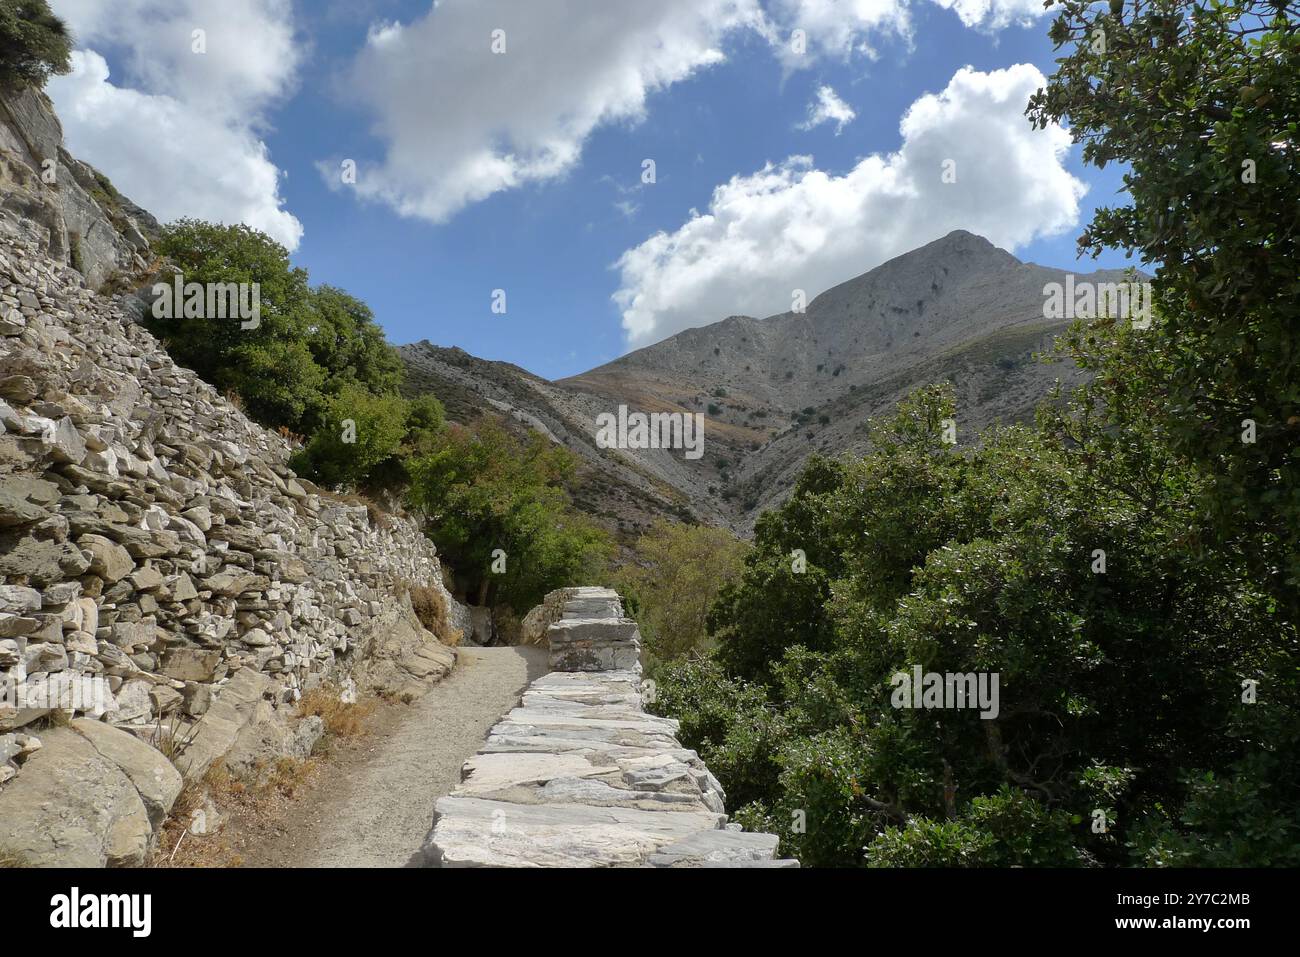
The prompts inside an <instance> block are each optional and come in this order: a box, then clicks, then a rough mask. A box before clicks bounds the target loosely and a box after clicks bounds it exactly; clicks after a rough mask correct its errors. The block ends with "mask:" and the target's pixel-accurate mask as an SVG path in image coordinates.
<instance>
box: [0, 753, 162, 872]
mask: <svg viewBox="0 0 1300 957" xmlns="http://www.w3.org/2000/svg"><path fill="white" fill-rule="evenodd" d="M41 739H42V743H43V745H44V746H43V747H42V748H41V749H40V750H39V751H37V752H36V753H35V754H34V755H32V756H31V758H30V759H28V761H27V762H26V764H24V765H23V768H22V771H21V772H20V773H19V774H18V776H17V777H16V778H15V779H14V780H12V781H10V782H9V783H8V784H6V785H4V787H3V788H0V850H3V851H5V852H7V853H9V854H12V855H14V856H16V857H17V858H18V859H20V860H22V861H23V862H24V863H26V864H28V865H31V866H34V867H104V866H109V867H115V866H122V867H137V866H139V865H140V864H143V863H144V857H145V853H146V851H147V850H148V847H149V840H150V836H151V833H152V831H151V829H150V826H149V815H148V813H147V811H146V810H145V805H144V802H143V800H142V799H141V797H140V794H139V792H138V791H137V790H136V787H135V785H133V784H132V783H131V780H130V779H129V778H128V777H127V775H126V774H125V773H124V772H123V771H122V770H121V769H119V768H118V767H117V765H116V764H115V763H114V762H113V761H111V760H109V759H107V758H105V757H104V756H103V755H101V754H100V752H99V751H97V750H96V749H95V747H94V746H93V745H92V744H91V743H90V742H89V741H88V740H87V739H86V738H84V737H82V735H80V734H78V733H77V732H76V731H73V730H71V729H69V728H53V729H51V730H49V731H46V732H42V735H41ZM146 747H147V745H146Z"/></svg>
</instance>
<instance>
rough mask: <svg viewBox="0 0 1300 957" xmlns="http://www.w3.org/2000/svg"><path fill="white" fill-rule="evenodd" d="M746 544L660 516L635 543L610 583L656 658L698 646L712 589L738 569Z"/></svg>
mask: <svg viewBox="0 0 1300 957" xmlns="http://www.w3.org/2000/svg"><path fill="white" fill-rule="evenodd" d="M746 550H747V546H746V545H745V543H744V542H742V541H741V540H740V539H738V538H737V537H736V536H735V535H733V534H732V533H731V532H729V531H727V530H726V529H722V528H712V527H710V526H704V525H685V524H681V523H677V522H669V521H664V520H661V521H659V522H656V523H655V525H654V526H653V527H652V528H651V529H650V531H648V532H646V533H645V534H644V535H642V536H641V537H640V538H639V539H638V540H637V543H636V549H635V554H636V558H635V562H634V563H633V564H630V565H627V566H625V567H623V568H622V569H620V570H619V573H618V575H617V576H616V584H617V587H618V589H619V592H620V593H621V594H622V596H623V599H624V601H625V602H626V603H627V604H628V606H629V608H630V609H631V610H632V612H633V615H634V617H635V618H636V619H637V622H638V623H639V624H640V626H641V634H642V637H643V638H644V640H645V643H646V650H647V652H648V653H649V654H650V655H651V656H652V657H653V658H654V659H657V660H668V659H671V658H680V657H682V656H683V655H687V654H690V653H692V652H696V651H702V650H704V649H705V648H706V647H707V645H708V643H709V638H708V629H707V627H706V619H707V616H708V612H709V607H710V605H712V603H713V601H714V599H715V598H716V597H717V595H718V590H719V589H720V588H722V586H723V585H725V584H727V583H728V582H731V581H733V580H734V579H735V578H736V577H737V576H738V575H739V573H740V570H741V559H742V558H743V557H744V554H745V551H746Z"/></svg>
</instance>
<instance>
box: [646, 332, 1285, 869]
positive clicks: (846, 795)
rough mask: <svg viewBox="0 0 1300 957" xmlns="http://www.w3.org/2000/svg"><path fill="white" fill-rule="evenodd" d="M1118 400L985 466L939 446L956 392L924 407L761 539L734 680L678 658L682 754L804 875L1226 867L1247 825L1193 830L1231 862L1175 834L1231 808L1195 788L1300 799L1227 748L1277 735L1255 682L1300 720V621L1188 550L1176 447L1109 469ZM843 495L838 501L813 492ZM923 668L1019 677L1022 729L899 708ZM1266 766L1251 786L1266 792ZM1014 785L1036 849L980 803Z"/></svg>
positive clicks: (814, 468)
mask: <svg viewBox="0 0 1300 957" xmlns="http://www.w3.org/2000/svg"><path fill="white" fill-rule="evenodd" d="M1110 348H1112V349H1114V350H1115V351H1116V354H1117V355H1120V354H1123V348H1124V347H1123V346H1122V345H1121V344H1117V343H1113V342H1112V343H1111V345H1110ZM1116 361H1117V360H1116ZM1106 388H1107V386H1106V385H1105V384H1104V382H1098V383H1096V384H1095V385H1093V386H1090V387H1088V388H1086V389H1083V390H1081V392H1080V394H1079V395H1078V396H1077V397H1076V398H1075V399H1074V402H1073V404H1072V405H1071V406H1070V407H1069V408H1068V409H1067V410H1065V411H1064V412H1059V413H1055V414H1048V415H1044V416H1043V422H1042V424H1041V426H1040V428H1039V429H1038V430H1028V429H1023V428H1010V429H1000V430H994V431H991V432H990V433H988V434H986V435H985V436H984V442H983V445H981V446H980V447H979V448H977V449H973V450H965V451H963V450H958V449H954V448H953V447H951V446H946V445H944V444H943V443H942V441H941V440H940V430H939V428H938V422H939V420H940V419H942V418H946V417H948V416H949V415H951V413H952V408H953V406H952V397H951V394H950V392H949V391H948V390H945V389H930V390H924V391H923V392H922V393H919V394H918V395H916V396H914V397H913V399H912V400H911V401H909V402H908V403H906V404H905V406H904V407H903V408H902V409H901V410H900V413H899V415H898V416H896V417H895V419H894V420H893V421H891V422H888V423H884V424H880V425H877V426H876V427H875V428H874V430H873V439H874V443H873V451H872V453H871V454H869V455H868V456H866V457H865V458H863V459H860V460H857V461H850V462H845V463H843V464H842V465H840V466H838V467H837V468H836V469H832V468H830V467H829V466H828V465H827V463H825V462H814V463H812V464H811V465H810V467H809V472H810V473H811V474H810V475H809V476H805V479H806V480H805V481H804V482H802V483H801V486H802V488H801V489H800V490H799V491H797V493H796V494H795V495H794V496H792V497H791V499H790V500H789V501H788V502H787V504H786V505H785V506H783V507H782V508H781V509H778V510H776V511H775V512H774V513H771V514H769V515H768V516H765V517H764V522H763V524H764V528H765V529H766V533H765V534H764V535H763V536H761V537H760V538H759V539H758V540H757V541H756V548H755V550H754V552H753V553H752V554H751V555H750V556H749V557H748V559H747V560H746V566H747V567H746V572H745V574H744V576H743V577H742V579H741V582H740V583H739V584H738V585H736V586H734V587H733V588H732V589H730V590H727V591H725V592H724V598H723V599H722V600H720V601H719V602H718V604H717V606H716V608H715V616H714V620H715V623H716V624H717V625H718V626H719V632H718V633H719V637H720V639H721V642H722V644H721V647H720V648H719V651H718V658H719V660H720V662H722V663H724V664H725V665H726V669H725V670H722V669H720V668H719V665H718V664H717V663H712V662H710V663H707V664H704V665H699V664H684V665H682V666H680V667H679V668H677V669H674V670H671V671H669V672H668V673H667V674H666V675H665V676H664V678H663V680H661V683H660V692H659V694H660V701H661V704H660V708H661V709H662V710H663V711H664V713H669V714H672V715H674V716H676V717H679V718H681V719H682V721H683V725H682V732H683V740H684V742H685V743H686V744H687V745H688V746H690V747H697V748H699V750H700V752H701V755H702V756H703V757H704V758H705V760H706V761H708V762H709V763H710V766H711V767H714V769H715V773H717V774H718V775H719V777H720V779H721V780H722V782H723V785H724V786H725V787H727V788H728V789H729V791H730V789H731V788H733V787H738V789H739V793H741V794H743V795H745V797H746V799H747V800H749V801H752V802H753V803H752V806H750V807H747V808H745V810H744V814H743V815H740V817H741V818H742V819H743V820H746V821H750V822H752V823H755V824H760V825H762V826H766V827H769V828H771V829H773V830H775V831H776V832H777V833H779V834H781V836H782V838H783V840H784V842H785V847H786V849H787V851H788V852H791V853H795V854H797V855H798V856H800V858H801V859H802V860H804V861H805V863H809V864H827V865H844V864H862V863H896V864H897V863H925V862H929V863H960V862H965V863H971V864H992V863H999V862H1001V863H1021V864H1029V863H1036V864H1047V863H1053V864H1060V863H1068V862H1076V861H1077V862H1084V863H1092V862H1101V863H1125V862H1129V861H1131V860H1133V859H1134V858H1135V856H1137V855H1139V854H1140V855H1141V857H1142V859H1163V860H1170V861H1178V860H1186V859H1188V858H1189V856H1190V855H1199V858H1198V859H1199V860H1202V861H1210V860H1216V859H1221V857H1215V856H1214V855H1215V854H1219V855H1222V854H1224V853H1225V852H1224V851H1223V849H1222V847H1221V846H1220V839H1221V838H1223V836H1224V834H1227V833H1229V832H1228V831H1227V830H1226V829H1225V830H1224V832H1223V833H1222V834H1219V835H1217V836H1214V835H1210V834H1206V833H1201V834H1199V835H1197V837H1196V841H1199V842H1201V843H1204V842H1205V841H1209V842H1210V843H1211V844H1212V845H1213V847H1214V848H1215V850H1207V849H1204V848H1202V847H1201V846H1200V844H1199V843H1197V842H1196V841H1193V844H1192V846H1190V847H1189V846H1188V845H1187V841H1186V839H1184V838H1180V836H1179V835H1180V834H1183V833H1185V832H1186V831H1187V830H1188V826H1189V825H1188V821H1189V818H1188V817H1187V814H1188V813H1191V814H1192V815H1193V818H1194V819H1196V820H1204V819H1205V818H1208V817H1209V816H1210V815H1211V810H1210V808H1211V807H1212V806H1213V802H1212V801H1210V800H1209V799H1206V798H1198V799H1196V801H1194V802H1189V804H1188V807H1189V808H1190V811H1185V812H1175V813H1173V814H1170V813H1169V812H1168V809H1173V808H1179V807H1182V806H1183V802H1184V801H1187V799H1188V795H1189V787H1188V783H1187V778H1188V773H1189V769H1200V770H1202V771H1204V770H1206V769H1209V770H1211V771H1213V772H1214V773H1215V774H1225V773H1227V774H1231V773H1232V771H1233V769H1234V768H1238V769H1240V767H1241V766H1242V765H1241V762H1250V761H1251V760H1254V761H1256V762H1257V763H1258V762H1259V761H1263V762H1264V763H1265V765H1266V766H1267V767H1268V768H1270V769H1271V770H1272V771H1274V772H1278V773H1282V774H1283V777H1284V778H1285V779H1287V780H1289V781H1292V782H1294V781H1295V780H1296V771H1295V755H1294V748H1293V746H1292V745H1287V744H1286V743H1285V741H1280V742H1278V746H1277V752H1276V753H1274V752H1273V751H1268V752H1266V753H1265V754H1260V753H1259V748H1260V745H1259V743H1258V742H1259V740H1260V737H1259V735H1258V734H1257V733H1256V734H1253V735H1252V734H1249V733H1246V732H1245V731H1237V732H1236V733H1235V734H1234V733H1233V729H1234V728H1237V726H1238V725H1240V724H1242V723H1243V722H1245V723H1246V724H1247V725H1248V726H1249V727H1255V724H1254V722H1255V720H1256V719H1258V718H1262V716H1263V715H1265V714H1267V713H1268V711H1267V710H1258V711H1250V710H1249V709H1250V708H1251V707H1258V706H1250V705H1245V704H1243V703H1242V701H1241V678H1242V677H1243V676H1249V675H1254V676H1257V677H1258V678H1259V679H1260V681H1261V686H1265V685H1266V686H1268V687H1269V688H1270V689H1273V691H1272V693H1273V694H1276V695H1277V696H1278V700H1275V701H1273V702H1272V703H1271V704H1270V708H1272V709H1273V710H1274V712H1275V713H1277V714H1279V715H1289V716H1291V718H1292V720H1293V719H1294V716H1295V714H1296V710H1295V707H1294V703H1295V702H1294V694H1293V687H1292V689H1291V690H1290V691H1288V689H1287V687H1286V685H1285V683H1284V678H1285V675H1286V674H1287V668H1288V665H1287V661H1288V660H1290V658H1291V657H1292V656H1293V655H1294V650H1295V641H1296V637H1295V628H1294V625H1293V624H1291V623H1288V622H1284V621H1281V620H1280V619H1279V617H1278V615H1277V609H1276V606H1275V605H1274V604H1273V603H1272V602H1271V601H1270V599H1269V598H1268V596H1267V593H1266V591H1265V590H1264V589H1262V588H1260V587H1259V586H1257V585H1255V584H1253V583H1252V581H1251V579H1250V577H1249V573H1248V569H1247V567H1246V565H1245V562H1244V560H1243V559H1242V558H1241V557H1240V556H1238V555H1235V554H1231V553H1208V552H1206V551H1205V550H1204V549H1203V548H1201V547H1200V546H1198V545H1195V544H1193V543H1195V542H1198V541H1200V540H1201V538H1202V537H1203V536H1202V535H1201V532H1202V530H1203V529H1204V528H1206V527H1208V525H1209V524H1210V523H1211V518H1210V517H1209V516H1208V515H1207V514H1205V512H1204V510H1198V507H1197V503H1198V501H1200V497H1201V495H1202V493H1203V491H1204V487H1205V485H1206V482H1205V481H1204V480H1200V479H1198V478H1197V475H1196V472H1195V470H1194V469H1193V468H1192V467H1190V466H1189V465H1188V464H1187V463H1185V462H1182V461H1180V460H1177V459H1176V458H1173V457H1171V455H1170V454H1169V453H1168V452H1167V451H1165V450H1163V449H1162V447H1161V445H1160V444H1159V442H1160V439H1161V436H1160V435H1159V434H1153V433H1152V432H1151V431H1150V430H1149V429H1144V428H1142V427H1141V426H1140V424H1138V423H1130V424H1129V425H1128V428H1127V431H1125V432H1123V433H1119V434H1120V435H1122V436H1123V439H1122V441H1120V442H1119V443H1118V445H1119V447H1115V445H1116V438H1115V437H1116V434H1117V433H1116V431H1115V429H1114V428H1113V419H1110V420H1108V419H1106V418H1104V417H1101V416H1099V415H1098V405H1099V404H1100V406H1102V407H1103V408H1104V407H1105V403H1106V401H1107V400H1106V396H1105V390H1106ZM1067 432H1068V434H1069V435H1070V436H1071V440H1072V441H1071V442H1070V443H1066V442H1064V441H1062V437H1063V435H1064V434H1066V433H1067ZM1102 448H1105V449H1106V450H1107V454H1106V456H1105V457H1104V458H1103V457H1102V455H1101V453H1100V450H1101V449H1102ZM833 476H838V484H836V485H835V486H833V487H828V486H827V485H825V484H820V485H817V484H816V483H814V482H813V477H820V478H821V479H823V480H825V479H827V478H829V477H833ZM809 486H814V487H817V488H818V489H819V491H818V492H817V493H815V494H810V492H809V491H808V489H809ZM774 529H779V530H780V534H779V535H778V534H773V531H772V530H774ZM798 543H803V544H804V545H807V546H808V549H807V551H808V558H809V561H808V565H807V569H806V571H805V572H803V573H802V574H803V575H804V576H810V575H811V576H816V577H814V578H812V579H805V580H808V581H812V582H815V583H816V587H817V588H818V589H823V590H825V592H826V593H827V595H828V596H829V600H828V610H827V611H826V617H825V618H824V619H821V620H817V619H814V620H813V621H811V622H807V623H806V624H805V627H806V628H807V631H806V632H805V634H806V635H807V640H808V642H811V643H814V644H815V647H814V646H813V645H812V644H806V643H804V642H801V641H800V640H799V635H798V631H797V630H796V631H794V632H793V633H791V634H786V633H785V632H784V627H783V623H784V622H786V621H788V620H792V619H794V620H799V619H803V618H805V616H806V615H807V614H808V613H809V609H810V607H815V606H814V605H812V603H810V602H809V600H808V597H807V588H808V586H802V587H801V586H800V585H799V584H798V583H797V582H796V580H797V579H798V578H799V577H800V576H799V574H798V573H790V576H789V577H788V578H778V577H774V576H777V575H780V576H784V575H785V574H786V572H787V571H788V569H789V568H790V557H789V556H790V552H791V550H792V549H794V548H800V547H802V546H801V545H800V544H798ZM1099 549H1100V550H1103V551H1104V552H1105V558H1106V570H1105V572H1104V573H1098V572H1097V571H1095V569H1096V568H1097V564H1096V563H1097V554H1098V552H1097V550H1099ZM828 569H829V571H828ZM787 581H788V582H789V583H790V584H789V585H784V584H781V583H783V582H787ZM774 631H775V632H776V635H775V636H774ZM764 656H766V657H767V660H766V661H765V662H764V663H763V664H762V666H759V663H760V662H762V661H763V658H764ZM913 665H920V666H921V667H922V669H923V670H924V671H927V672H928V671H934V672H939V673H969V672H993V673H997V674H998V675H999V678H1000V708H1001V710H1000V714H999V715H998V716H997V717H996V718H995V719H993V720H984V719H982V718H981V717H980V715H979V713H978V712H977V711H974V710H968V711H925V710H920V711H913V710H910V709H907V710H904V709H896V708H895V707H893V705H892V702H891V690H892V689H891V686H890V677H891V676H892V675H893V674H894V673H896V672H898V671H910V669H911V668H912V666H913ZM1290 667H1293V665H1292V666H1290ZM692 669H698V670H699V674H698V675H695V674H693V672H692ZM678 685H683V686H685V687H687V688H689V689H691V692H690V693H689V694H686V693H682V692H681V691H679V689H678V687H677V686H678ZM733 708H734V709H737V713H734V714H733V713H729V712H730V710H731V709H733ZM1269 747H1270V748H1271V747H1273V746H1272V745H1269ZM1252 755H1253V756H1254V757H1253V758H1252ZM715 765H716V766H715ZM1255 771H1256V773H1255V774H1254V775H1252V777H1251V782H1253V783H1249V784H1244V785H1243V784H1242V783H1241V782H1240V781H1238V782H1237V783H1236V784H1234V785H1233V786H1232V787H1233V788H1234V789H1235V790H1240V789H1241V788H1242V787H1255V786H1256V785H1257V784H1260V783H1262V782H1261V779H1260V777H1259V773H1258V771H1259V769H1258V768H1257V769H1255ZM1008 789H1012V790H1013V791H1014V792H1015V793H1017V794H1019V795H1022V796H1024V797H1025V798H1026V799H1027V800H1028V801H1029V802H1030V803H1028V804H1025V805H1023V808H1022V810H1024V817H1025V820H1026V821H1028V820H1030V819H1032V822H1033V823H1032V827H1031V826H1030V825H1029V824H1028V823H1026V824H1025V825H1024V826H1025V827H1027V828H1029V830H1028V831H1026V832H1025V835H1024V840H1025V841H1026V842H1027V843H1024V844H1023V846H1022V845H1020V844H1016V842H1015V840H1014V838H1015V837H1016V832H1015V829H1014V828H1011V827H1010V825H1007V828H1010V829H1007V828H1004V829H1003V830H1004V831H1005V833H1003V832H1000V831H998V830H997V829H996V828H992V825H991V824H990V823H989V822H990V821H992V820H993V819H992V818H990V817H989V816H988V813H987V811H986V810H985V811H982V810H980V808H981V807H982V806H981V805H977V804H974V803H972V802H974V801H975V800H976V799H978V798H980V797H981V796H983V797H990V798H991V797H992V796H994V795H997V794H999V793H1002V792H1006V791H1007V790H1008ZM1234 793H1235V792H1234ZM1271 793H1272V796H1273V799H1274V804H1272V805H1270V806H1267V807H1266V808H1263V809H1261V810H1260V811H1258V812H1257V818H1258V823H1259V831H1260V834H1261V835H1266V837H1264V836H1261V838H1260V839H1259V840H1256V841H1254V842H1251V843H1249V844H1248V845H1247V846H1248V847H1249V849H1250V852H1251V853H1252V854H1254V855H1256V857H1255V862H1256V863H1278V862H1282V861H1284V860H1288V859H1291V858H1290V856H1289V855H1294V845H1295V832H1294V828H1291V829H1288V828H1285V827H1279V825H1278V822H1279V820H1283V819H1285V817H1286V815H1288V814H1289V815H1291V816H1292V817H1293V818H1294V816H1295V814H1296V802H1295V795H1294V793H1291V794H1290V796H1288V790H1287V786H1282V787H1279V788H1277V789H1276V790H1274V791H1273V792H1271ZM1242 803H1243V801H1242V800H1241V799H1240V798H1237V799H1235V801H1234V802H1231V806H1232V807H1234V808H1237V809H1238V810H1239V809H1240V806H1241V804H1242ZM1016 807H1021V805H1016ZM1098 809H1101V810H1102V811H1104V813H1105V814H1106V819H1107V821H1108V822H1109V826H1108V828H1107V831H1106V832H1105V833H1101V834H1097V833H1094V832H1093V831H1092V829H1091V824H1092V821H1093V814H1094V811H1096V810H1098ZM1198 809H1201V810H1199V811H1198ZM799 813H802V814H803V815H805V817H806V826H805V827H803V828H798V827H795V825H794V822H795V820H796V818H797V816H798V814H799ZM1008 813H1009V812H1008ZM1197 815H1199V817H1198V816H1197ZM1018 819H1019V818H1016V817H1014V816H1012V817H1007V816H1006V815H1005V814H1004V815H1002V816H1001V817H998V818H997V820H999V821H1004V822H1005V821H1008V820H1012V821H1014V820H1018ZM1240 823H1241V819H1239V820H1238V824H1239V825H1240ZM891 828H892V829H893V830H892V831H890V830H889V829H891ZM1157 832H1158V833H1157ZM1233 840H1236V841H1237V842H1238V843H1240V841H1241V839H1240V837H1239V836H1238V837H1237V838H1233ZM1129 845H1132V847H1130V846H1129ZM1139 845H1141V847H1142V848H1143V850H1141V851H1137V852H1135V851H1134V850H1133V848H1136V847H1138V846H1139ZM1067 846H1068V853H1066V852H1065V851H1064V850H1063V847H1067ZM877 854H878V855H879V859H878V860H877V858H876V857H875V855H877ZM1241 856H1244V855H1241Z"/></svg>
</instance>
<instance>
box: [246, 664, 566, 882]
mask: <svg viewBox="0 0 1300 957" xmlns="http://www.w3.org/2000/svg"><path fill="white" fill-rule="evenodd" d="M459 652H460V659H459V661H458V663H457V665H456V670H455V671H453V672H452V674H451V676H450V677H448V678H447V679H445V680H444V681H442V682H440V683H439V684H437V685H435V686H434V687H433V688H432V689H430V691H429V693H428V694H426V695H425V696H424V697H423V698H421V699H420V700H419V701H417V702H415V703H414V704H412V705H387V706H384V707H383V708H382V709H381V711H380V712H379V714H377V715H376V716H375V720H374V721H373V723H372V725H371V730H370V733H368V734H366V735H364V736H362V737H361V738H359V739H357V740H356V742H355V743H354V744H351V745H349V746H348V747H346V748H344V749H341V750H340V752H339V753H336V754H333V755H331V757H330V759H329V762H328V764H327V766H326V768H325V770H324V776H323V777H322V778H321V780H320V781H319V783H318V784H316V785H315V786H313V787H312V788H310V789H309V791H308V792H307V793H305V794H303V795H302V796H301V798H300V799H299V800H298V801H296V802H295V804H296V808H295V810H294V812H293V813H292V815H291V819H290V820H289V821H287V822H285V825H284V828H283V830H281V831H280V833H279V834H277V835H276V836H274V837H272V838H271V839H270V840H268V841H266V842H264V843H263V844H262V845H261V846H260V847H258V848H257V850H256V851H255V852H254V853H252V854H250V855H248V856H247V857H246V859H245V864H246V865H251V866H255V867H407V866H421V865H422V864H423V860H422V857H421V854H420V848H421V846H422V845H423V843H424V839H425V837H426V836H427V835H428V833H429V829H430V828H431V827H432V826H433V804H434V801H436V800H437V799H438V798H439V797H442V796H443V795H446V794H448V793H450V792H451V790H452V789H453V788H454V787H455V786H456V785H457V784H458V783H459V782H460V768H461V765H462V764H464V763H465V760H466V759H467V758H468V757H470V755H472V754H474V752H475V751H477V750H478V749H479V746H480V745H481V744H482V743H483V741H484V739H485V738H486V737H487V733H488V730H489V729H490V728H491V727H492V725H493V724H495V723H496V721H497V719H499V718H500V717H501V715H503V714H504V713H505V712H506V711H508V710H509V709H510V708H511V707H513V706H514V705H516V704H517V703H518V701H519V695H520V693H521V692H522V691H523V690H524V688H525V687H527V685H528V683H529V682H530V681H532V680H533V679H534V678H537V677H539V676H540V675H542V674H544V673H545V672H546V670H547V667H546V652H545V651H544V650H543V649H540V648H526V647H519V648H461V649H459Z"/></svg>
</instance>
